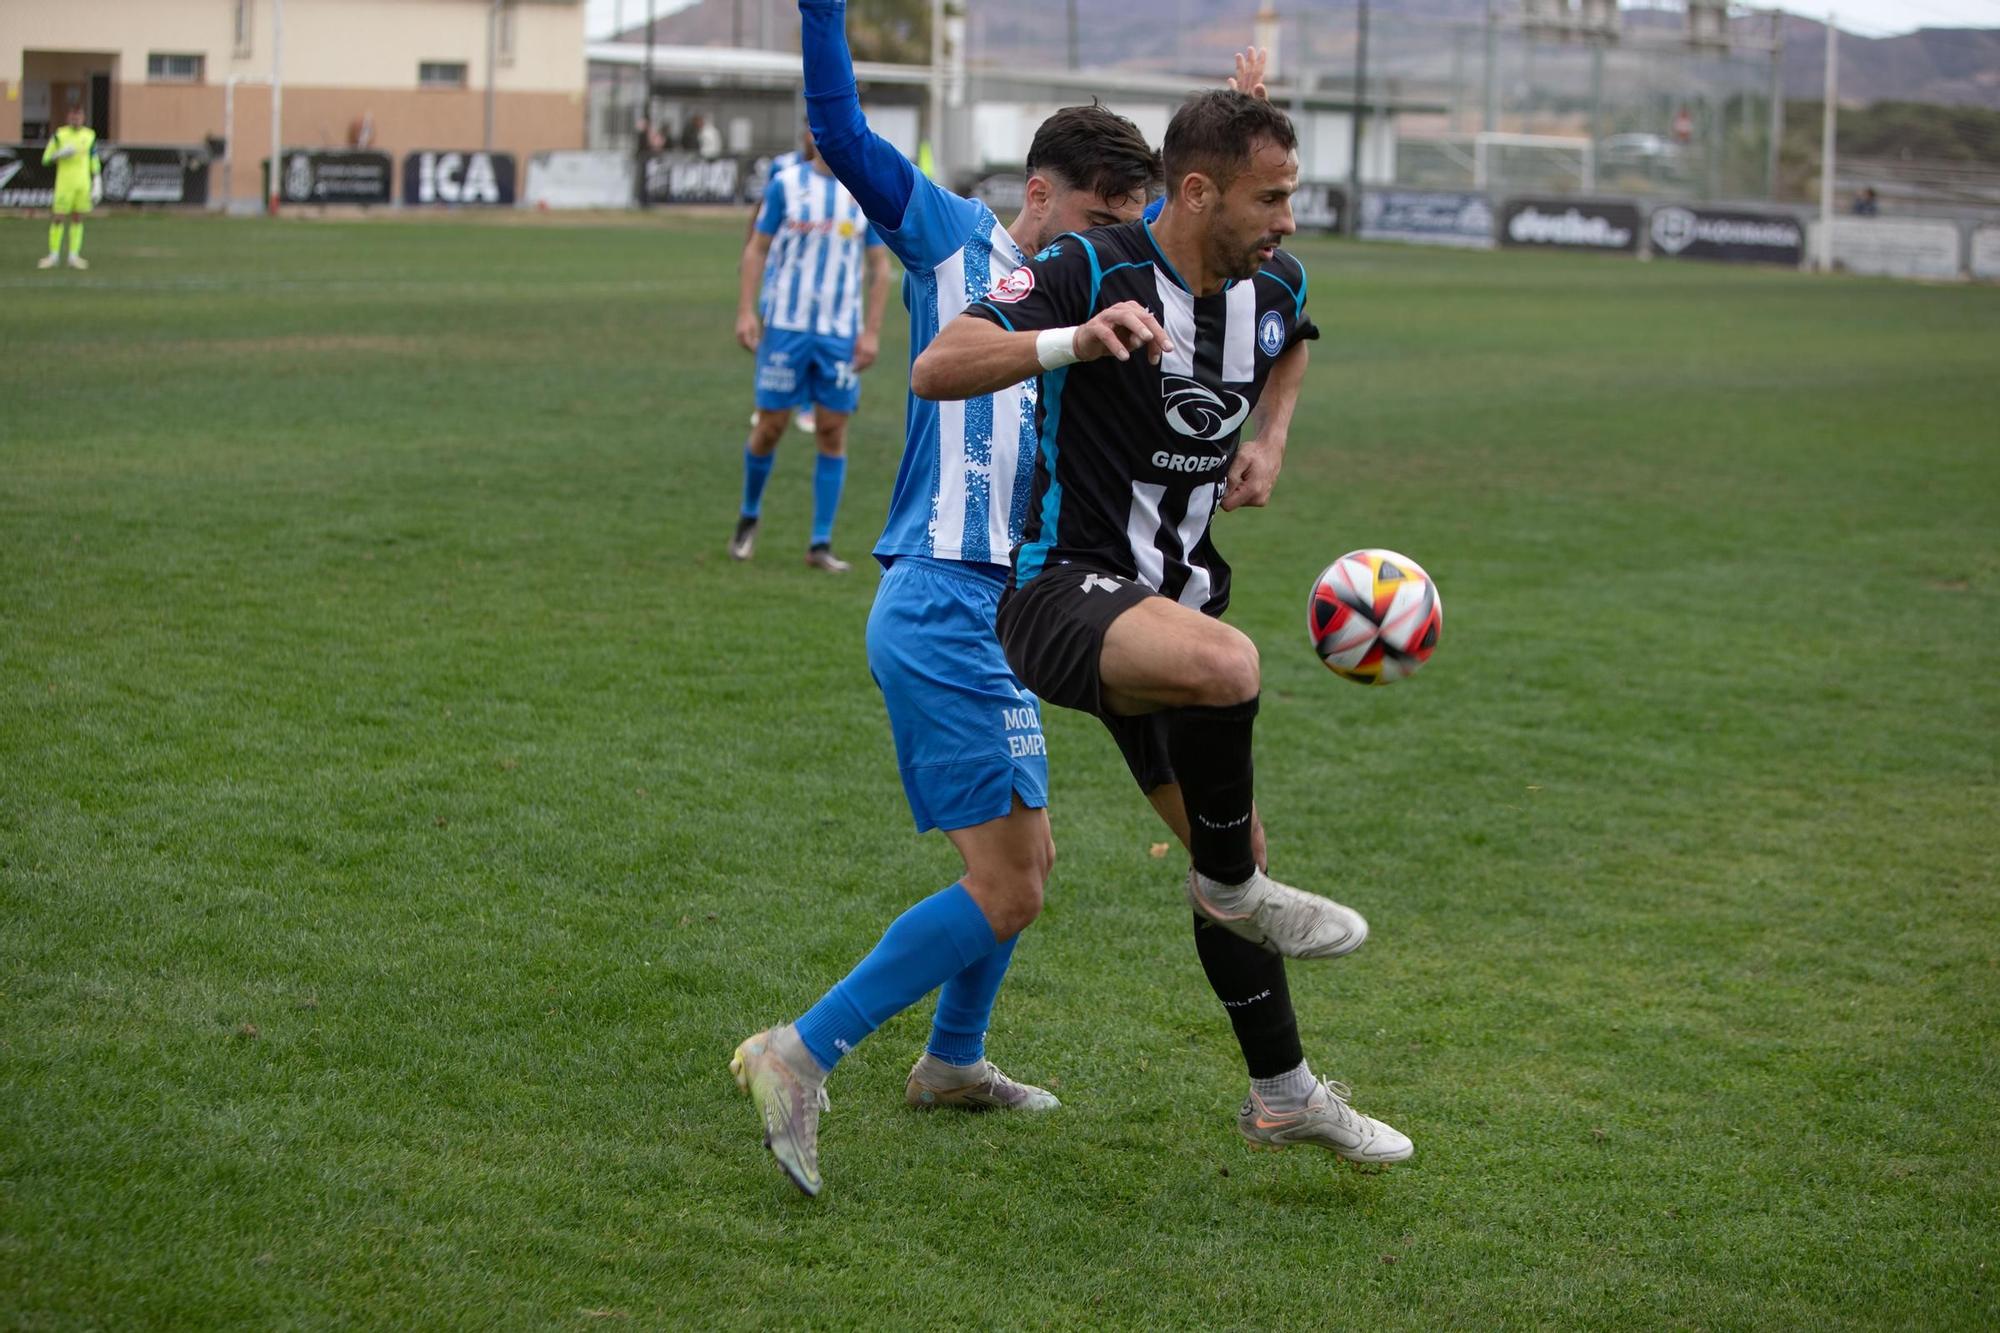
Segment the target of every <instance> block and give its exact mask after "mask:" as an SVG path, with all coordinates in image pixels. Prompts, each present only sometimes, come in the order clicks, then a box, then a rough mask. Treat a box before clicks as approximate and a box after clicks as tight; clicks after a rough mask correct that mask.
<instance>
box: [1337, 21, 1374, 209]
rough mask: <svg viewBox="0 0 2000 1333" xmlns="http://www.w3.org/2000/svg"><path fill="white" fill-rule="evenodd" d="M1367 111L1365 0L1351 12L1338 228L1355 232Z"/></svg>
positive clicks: (1366, 24)
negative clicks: (1349, 92)
mask: <svg viewBox="0 0 2000 1333" xmlns="http://www.w3.org/2000/svg"><path fill="white" fill-rule="evenodd" d="M1367 114H1368V0H1361V6H1360V8H1359V9H1357V10H1355V12H1354V126H1353V131H1352V133H1351V134H1349V136H1348V157H1347V217H1346V218H1345V219H1343V221H1344V222H1345V224H1346V225H1345V226H1343V227H1342V228H1341V230H1342V231H1344V232H1346V233H1347V234H1348V235H1349V236H1353V235H1356V234H1357V233H1358V232H1359V230H1360V225H1361V148H1362V142H1363V135H1362V118H1363V117H1364V116H1366V115H1367Z"/></svg>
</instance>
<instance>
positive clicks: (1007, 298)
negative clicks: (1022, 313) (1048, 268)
mask: <svg viewBox="0 0 2000 1333" xmlns="http://www.w3.org/2000/svg"><path fill="white" fill-rule="evenodd" d="M1034 290H1035V271H1034V270H1033V269H1031V268H1025V267H1023V268H1017V269H1015V270H1014V271H1013V272H1012V273H1009V274H1008V275H1007V276H1006V277H1004V278H1002V279H1000V281H999V283H998V284H996V285H995V286H994V288H993V290H992V291H990V292H988V293H986V299H987V300H989V301H998V302H1000V303H1001V304H1002V305H1012V304H1014V302H1016V301H1025V300H1027V299H1028V293H1029V292H1032V291H1034Z"/></svg>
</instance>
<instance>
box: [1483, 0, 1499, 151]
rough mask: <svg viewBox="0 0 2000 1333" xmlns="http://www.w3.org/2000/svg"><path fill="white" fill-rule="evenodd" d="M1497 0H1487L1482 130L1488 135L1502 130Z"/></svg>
mask: <svg viewBox="0 0 2000 1333" xmlns="http://www.w3.org/2000/svg"><path fill="white" fill-rule="evenodd" d="M1495 7H1496V0H1486V89H1485V92H1486V108H1485V111H1484V112H1483V114H1482V116H1481V120H1482V121H1483V122H1484V123H1483V124H1481V125H1480V127H1479V128H1480V129H1482V130H1484V131H1486V132H1487V133H1488V134H1491V133H1493V132H1494V131H1495V130H1497V129H1499V128H1500V72H1499V70H1498V69H1497V68H1496V67H1497V66H1498V65H1499V63H1500V24H1499V16H1498V15H1497V14H1496V13H1495V12H1494V10H1495Z"/></svg>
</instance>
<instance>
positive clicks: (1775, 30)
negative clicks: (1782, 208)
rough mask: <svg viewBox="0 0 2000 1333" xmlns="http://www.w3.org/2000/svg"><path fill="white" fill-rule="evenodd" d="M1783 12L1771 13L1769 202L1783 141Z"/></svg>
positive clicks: (1775, 190)
mask: <svg viewBox="0 0 2000 1333" xmlns="http://www.w3.org/2000/svg"><path fill="white" fill-rule="evenodd" d="M1784 25H1785V12H1784V11H1783V10H1782V9H1774V10H1772V11H1771V143H1770V152H1769V154H1768V157H1767V161H1766V165H1765V168H1764V174H1765V175H1766V176H1767V177H1769V178H1770V179H1769V182H1768V184H1769V186H1770V192H1771V201H1772V202H1773V203H1776V202H1777V199H1778V190H1779V185H1778V172H1779V168H1780V164H1781V162H1782V158H1781V155H1780V148H1781V146H1782V145H1783V143H1784V141H1785V72H1784V68H1783V65H1782V63H1781V62H1782V59H1783V56H1784V52H1785V26H1784Z"/></svg>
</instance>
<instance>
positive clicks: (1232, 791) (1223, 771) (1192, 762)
mask: <svg viewBox="0 0 2000 1333" xmlns="http://www.w3.org/2000/svg"><path fill="white" fill-rule="evenodd" d="M1256 719H1257V700H1256V699H1255V698H1252V699H1248V700H1246V701H1244V702H1243V703H1240V704H1229V705H1227V706H1226V707H1222V708H1177V709H1175V710H1174V713H1173V717H1172V720H1171V721H1169V723H1168V724H1167V757H1168V758H1169V759H1170V760H1171V761H1172V763H1173V766H1174V778H1175V780H1176V781H1178V782H1179V783H1180V784H1181V800H1182V801H1183V802H1184V803H1185V804H1186V806H1187V815H1188V851H1189V852H1190V853H1191V854H1192V856H1193V858H1194V868H1195V869H1196V870H1199V871H1200V872H1201V873H1202V874H1203V875H1205V876H1207V877H1208V878H1209V879H1212V880H1215V881H1216V882H1217V883H1220V884H1241V883H1243V882H1244V881H1245V880H1247V879H1249V878H1250V876H1251V875H1252V874H1253V873H1254V872H1255V871H1256V869H1257V862H1256V859H1255V857H1254V856H1253V855H1252V853H1251V851H1250V828H1251V824H1252V822H1253V816H1252V813H1251V811H1252V808H1253V806H1254V804H1255V799H1254V798H1255V794H1256V793H1255V790H1254V786H1255V784H1254V783H1253V782H1252V778H1251V767H1250V731H1251V725H1252V724H1253V723H1254V722H1255V721H1256Z"/></svg>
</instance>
